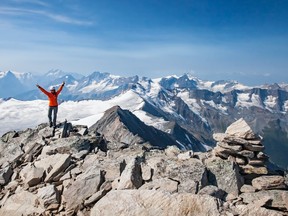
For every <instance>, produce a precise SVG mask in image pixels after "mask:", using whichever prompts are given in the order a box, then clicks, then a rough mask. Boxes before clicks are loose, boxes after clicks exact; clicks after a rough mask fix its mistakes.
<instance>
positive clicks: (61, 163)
mask: <svg viewBox="0 0 288 216" xmlns="http://www.w3.org/2000/svg"><path fill="white" fill-rule="evenodd" d="M70 161H71V156H70V155H68V154H61V157H60V158H59V160H58V161H57V163H56V164H55V165H54V166H53V168H52V170H51V171H50V172H49V173H48V174H47V176H46V178H45V182H51V181H53V178H54V177H56V176H57V175H58V174H59V173H61V172H62V171H64V170H65V169H66V168H67V167H68V166H69V164H70ZM59 179H60V178H59Z"/></svg>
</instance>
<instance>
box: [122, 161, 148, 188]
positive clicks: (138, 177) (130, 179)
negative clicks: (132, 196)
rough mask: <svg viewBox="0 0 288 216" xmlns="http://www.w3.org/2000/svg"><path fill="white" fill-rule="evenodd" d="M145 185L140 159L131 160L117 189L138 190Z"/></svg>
mask: <svg viewBox="0 0 288 216" xmlns="http://www.w3.org/2000/svg"><path fill="white" fill-rule="evenodd" d="M142 184H143V179H142V174H141V165H140V160H139V158H133V159H132V160H130V161H129V162H128V163H127V165H126V167H125V169H124V171H123V172H122V173H121V176H120V181H119V184H118V187H117V189H118V190H123V189H137V188H139V187H140V186H141V185H142Z"/></svg>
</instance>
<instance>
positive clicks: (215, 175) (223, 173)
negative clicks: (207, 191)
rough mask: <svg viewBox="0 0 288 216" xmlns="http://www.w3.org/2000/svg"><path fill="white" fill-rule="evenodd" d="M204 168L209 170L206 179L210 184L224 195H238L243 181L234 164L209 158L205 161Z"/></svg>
mask: <svg viewBox="0 0 288 216" xmlns="http://www.w3.org/2000/svg"><path fill="white" fill-rule="evenodd" d="M206 167H207V169H208V170H209V172H208V179H209V182H210V184H212V185H215V186H217V187H218V188H220V189H222V190H224V191H225V192H226V193H231V194H233V195H235V196H237V195H238V194H239V191H240V188H241V187H242V185H243V184H244V181H243V178H242V177H241V175H240V173H239V167H238V165H237V164H236V163H234V162H230V161H228V160H222V159H220V158H210V159H208V160H206Z"/></svg>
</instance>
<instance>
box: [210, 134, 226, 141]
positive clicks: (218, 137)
mask: <svg viewBox="0 0 288 216" xmlns="http://www.w3.org/2000/svg"><path fill="white" fill-rule="evenodd" d="M225 137H226V134H225V133H214V134H213V139H214V140H216V141H217V142H223V140H224V138H225Z"/></svg>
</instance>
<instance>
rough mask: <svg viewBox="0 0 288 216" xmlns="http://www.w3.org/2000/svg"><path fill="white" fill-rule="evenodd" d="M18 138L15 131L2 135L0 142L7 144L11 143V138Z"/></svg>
mask: <svg viewBox="0 0 288 216" xmlns="http://www.w3.org/2000/svg"><path fill="white" fill-rule="evenodd" d="M18 136H19V134H18V133H17V132H16V131H9V132H7V133H5V134H3V135H2V137H1V140H2V141H3V142H6V143H7V142H9V141H11V140H12V139H13V138H15V137H18Z"/></svg>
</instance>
